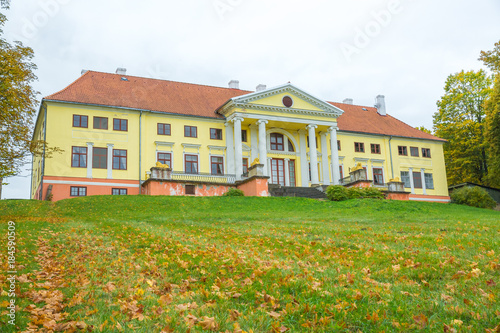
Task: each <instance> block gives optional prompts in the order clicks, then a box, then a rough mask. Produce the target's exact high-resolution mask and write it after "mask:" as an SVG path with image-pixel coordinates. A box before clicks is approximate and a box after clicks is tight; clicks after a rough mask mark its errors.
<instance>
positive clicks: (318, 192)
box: [269, 184, 327, 199]
mask: <svg viewBox="0 0 500 333" xmlns="http://www.w3.org/2000/svg"><path fill="white" fill-rule="evenodd" d="M269 193H270V194H271V196H273V197H300V198H311V199H326V198H327V197H326V194H325V193H324V192H323V191H322V188H316V187H287V186H279V185H274V184H270V185H269Z"/></svg>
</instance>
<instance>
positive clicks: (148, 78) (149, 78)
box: [82, 70, 253, 93]
mask: <svg viewBox="0 0 500 333" xmlns="http://www.w3.org/2000/svg"><path fill="white" fill-rule="evenodd" d="M88 72H92V73H98V74H106V75H118V76H121V77H133V78H138V79H144V80H153V81H162V82H172V83H182V84H188V85H192V86H200V87H209V88H218V89H225V90H233V91H242V92H249V93H251V92H253V91H251V90H243V89H233V88H228V87H218V86H213V85H208V84H199V83H191V82H182V81H173V80H167V79H157V78H152V77H144V76H137V75H127V74H116V73H107V72H100V71H91V70H89V71H88ZM85 74H86V73H85ZM82 76H83V75H82Z"/></svg>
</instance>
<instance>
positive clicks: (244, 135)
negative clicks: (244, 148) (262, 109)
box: [241, 130, 248, 142]
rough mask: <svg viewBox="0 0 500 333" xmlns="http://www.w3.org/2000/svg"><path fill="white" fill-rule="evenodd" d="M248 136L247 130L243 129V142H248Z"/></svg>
mask: <svg viewBox="0 0 500 333" xmlns="http://www.w3.org/2000/svg"><path fill="white" fill-rule="evenodd" d="M247 141H248V137H247V130H241V142H247Z"/></svg>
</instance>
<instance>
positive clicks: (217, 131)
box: [210, 128, 222, 140]
mask: <svg viewBox="0 0 500 333" xmlns="http://www.w3.org/2000/svg"><path fill="white" fill-rule="evenodd" d="M212 134H214V135H212ZM210 140H222V129H220V128H210Z"/></svg>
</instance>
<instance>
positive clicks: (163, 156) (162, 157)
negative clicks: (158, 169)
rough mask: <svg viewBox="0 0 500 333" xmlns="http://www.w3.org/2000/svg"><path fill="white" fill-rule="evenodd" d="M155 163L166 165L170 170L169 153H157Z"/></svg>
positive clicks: (170, 159) (170, 160)
mask: <svg viewBox="0 0 500 333" xmlns="http://www.w3.org/2000/svg"><path fill="white" fill-rule="evenodd" d="M156 161H157V162H160V163H161V164H166V165H168V166H169V167H170V168H171V167H172V155H170V153H158V155H157V159H156Z"/></svg>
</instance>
